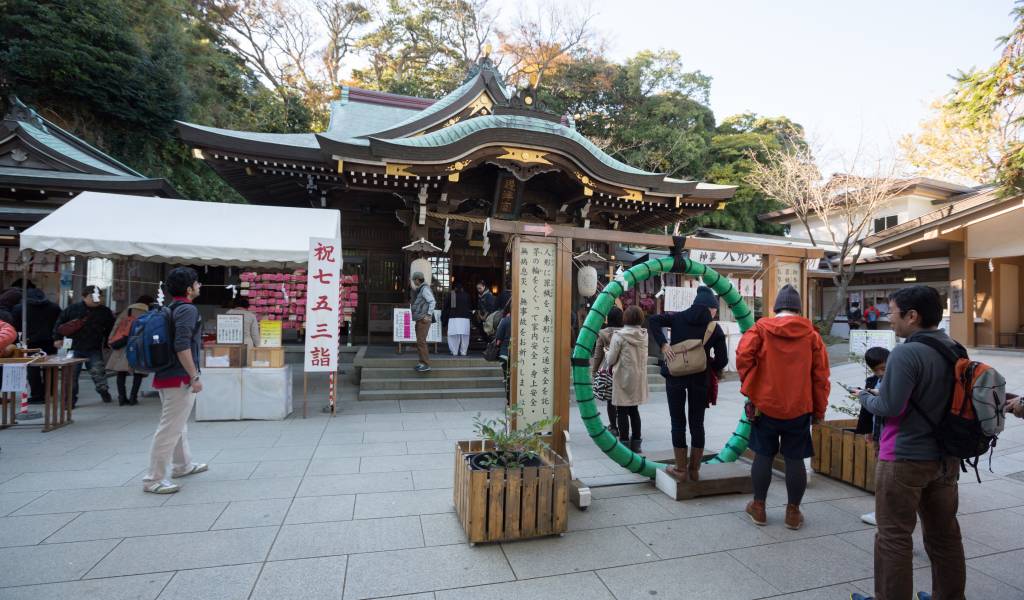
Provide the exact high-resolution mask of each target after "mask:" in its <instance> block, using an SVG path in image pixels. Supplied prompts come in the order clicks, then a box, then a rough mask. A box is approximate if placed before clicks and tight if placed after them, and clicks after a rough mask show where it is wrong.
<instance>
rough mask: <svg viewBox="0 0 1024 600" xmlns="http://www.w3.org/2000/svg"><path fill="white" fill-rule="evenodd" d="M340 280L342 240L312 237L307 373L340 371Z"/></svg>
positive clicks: (307, 321)
mask: <svg viewBox="0 0 1024 600" xmlns="http://www.w3.org/2000/svg"><path fill="white" fill-rule="evenodd" d="M340 282H341V240H336V239H331V238H309V263H308V265H307V273H306V359H305V368H304V370H305V371H306V372H307V373H311V372H332V373H333V372H335V371H337V370H338V315H339V313H340V311H341V306H340V304H341V297H340V296H341V293H340V291H339V285H340Z"/></svg>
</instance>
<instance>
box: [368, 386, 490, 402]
mask: <svg viewBox="0 0 1024 600" xmlns="http://www.w3.org/2000/svg"><path fill="white" fill-rule="evenodd" d="M504 397H505V387H504V386H500V387H486V388H481V387H476V388H454V389H453V388H423V389H418V390H363V389H362V388H360V390H359V400H360V401H361V402H366V401H372V400H458V399H480V398H504Z"/></svg>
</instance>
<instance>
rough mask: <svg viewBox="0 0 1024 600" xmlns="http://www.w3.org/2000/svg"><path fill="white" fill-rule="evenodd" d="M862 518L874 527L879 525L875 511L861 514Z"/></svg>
mask: <svg viewBox="0 0 1024 600" xmlns="http://www.w3.org/2000/svg"><path fill="white" fill-rule="evenodd" d="M860 520H861V521H864V522H865V523H867V524H868V525H871V526H873V527H878V522H877V521H875V513H873V512H869V513H866V514H863V515H861V516H860Z"/></svg>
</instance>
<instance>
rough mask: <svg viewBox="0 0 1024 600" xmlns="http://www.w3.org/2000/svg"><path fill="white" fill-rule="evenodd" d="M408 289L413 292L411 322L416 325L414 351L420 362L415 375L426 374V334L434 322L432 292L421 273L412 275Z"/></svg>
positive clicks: (428, 360) (428, 354)
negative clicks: (417, 353)
mask: <svg viewBox="0 0 1024 600" xmlns="http://www.w3.org/2000/svg"><path fill="white" fill-rule="evenodd" d="M410 287H412V289H413V290H415V293H414V295H413V298H412V309H411V312H412V322H413V323H414V324H415V325H416V351H417V352H419V355H420V362H419V364H417V365H416V372H417V373H426V372H427V371H429V370H430V353H429V352H428V351H427V334H428V333H429V332H430V324H431V322H433V320H434V306H435V305H436V304H437V303H436V302H435V301H434V292H432V291H431V290H430V286H429V285H428V284H427V283H426V280H425V279H424V277H423V273H420V272H416V273H413V274H412V282H411V285H410Z"/></svg>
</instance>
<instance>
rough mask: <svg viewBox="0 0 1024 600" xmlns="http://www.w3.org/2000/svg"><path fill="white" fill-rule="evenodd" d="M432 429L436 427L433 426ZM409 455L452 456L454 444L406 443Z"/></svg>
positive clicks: (443, 442) (444, 442)
mask: <svg viewBox="0 0 1024 600" xmlns="http://www.w3.org/2000/svg"><path fill="white" fill-rule="evenodd" d="M434 427H437V425H436V424H435V425H434ZM405 445H406V447H407V448H408V449H409V454H444V453H448V454H454V453H455V444H454V443H452V442H450V441H448V440H444V441H436V442H406V444H405Z"/></svg>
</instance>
